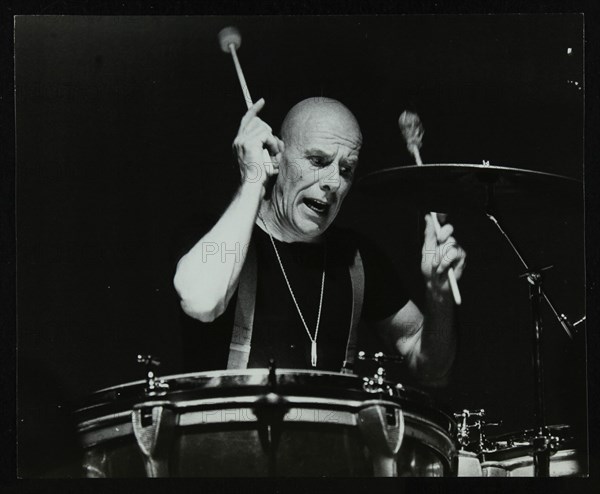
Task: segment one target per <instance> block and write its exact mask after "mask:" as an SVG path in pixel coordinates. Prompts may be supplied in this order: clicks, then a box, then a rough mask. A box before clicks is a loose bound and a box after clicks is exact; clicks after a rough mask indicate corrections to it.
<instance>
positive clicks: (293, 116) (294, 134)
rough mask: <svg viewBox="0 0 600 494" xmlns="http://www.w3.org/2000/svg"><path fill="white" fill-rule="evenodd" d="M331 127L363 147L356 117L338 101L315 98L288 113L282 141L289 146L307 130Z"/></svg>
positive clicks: (294, 107) (282, 126)
mask: <svg viewBox="0 0 600 494" xmlns="http://www.w3.org/2000/svg"><path fill="white" fill-rule="evenodd" d="M315 126H318V127H322V126H323V127H326V126H330V127H332V128H337V129H339V130H340V131H343V132H345V133H347V134H348V135H347V136H346V138H347V139H349V140H352V141H354V142H355V145H357V146H358V148H359V149H360V146H361V145H362V134H361V132H360V127H359V125H358V121H357V120H356V117H355V116H354V115H353V114H352V112H351V111H350V110H349V109H348V108H347V107H346V106H344V105H343V104H342V103H340V102H339V101H337V100H334V99H331V98H325V97H313V98H307V99H305V100H302V101H300V103H297V104H296V105H294V106H293V107H292V109H291V110H290V111H289V112H288V114H287V115H286V117H285V119H284V120H283V124H282V125H281V139H282V140H283V142H284V143H285V144H286V145H288V143H290V144H291V143H292V142H293V141H294V140H295V139H297V138H298V137H299V136H300V135H302V134H303V133H304V132H305V131H306V130H308V129H311V128H315Z"/></svg>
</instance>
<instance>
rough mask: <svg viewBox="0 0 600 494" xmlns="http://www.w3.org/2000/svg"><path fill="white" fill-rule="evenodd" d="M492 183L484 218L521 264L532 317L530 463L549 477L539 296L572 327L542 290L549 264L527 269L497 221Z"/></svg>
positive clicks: (565, 326) (569, 332)
mask: <svg viewBox="0 0 600 494" xmlns="http://www.w3.org/2000/svg"><path fill="white" fill-rule="evenodd" d="M493 192H494V190H493V185H492V184H488V185H487V204H486V215H487V217H488V219H489V220H490V221H491V222H492V223H493V224H494V225H495V226H496V228H497V229H498V230H499V231H500V233H501V235H502V236H503V237H504V238H505V239H506V241H507V242H508V244H509V245H510V247H511V249H512V250H513V251H514V253H515V254H516V256H517V257H518V259H519V261H520V262H521V264H522V265H523V267H524V268H525V273H524V274H522V275H521V276H520V277H522V278H525V279H526V280H527V282H528V283H529V300H530V302H531V314H532V320H533V372H534V407H535V408H534V420H535V429H536V436H535V438H534V440H533V465H534V476H535V477H549V476H550V452H551V450H552V448H553V444H552V441H553V440H554V439H553V438H552V435H551V434H550V433H549V431H548V428H547V427H546V420H545V399H544V365H543V357H542V337H543V324H542V315H541V311H540V305H541V304H540V302H541V300H542V298H543V299H544V300H546V303H547V304H548V306H549V307H550V309H551V310H552V312H553V313H554V315H555V317H556V318H557V319H558V322H559V323H560V325H561V326H562V328H563V329H564V331H565V332H566V333H567V336H568V337H569V338H570V339H573V333H574V331H575V327H574V325H573V324H571V323H570V322H569V320H568V318H567V316H565V315H564V314H563V313H559V312H558V311H557V310H556V309H555V307H554V305H553V304H552V303H551V301H550V299H549V298H548V296H547V295H546V294H545V292H544V290H543V288H542V271H544V270H547V269H549V268H551V267H552V266H547V267H545V268H542V269H537V270H535V269H531V268H530V267H529V265H528V264H527V262H526V261H525V259H524V258H523V256H522V255H521V253H520V252H519V249H518V248H517V246H516V245H515V244H514V242H513V241H512V240H511V239H510V237H509V236H508V234H507V233H506V232H505V231H504V229H503V228H502V226H501V225H500V222H499V221H498V219H497V218H496V216H494V214H493V212H492V211H493V197H494V194H493Z"/></svg>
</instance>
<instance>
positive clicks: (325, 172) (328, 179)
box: [319, 163, 341, 192]
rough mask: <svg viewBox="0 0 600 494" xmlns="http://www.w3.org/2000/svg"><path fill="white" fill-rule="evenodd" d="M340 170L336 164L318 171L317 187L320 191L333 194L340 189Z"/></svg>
mask: <svg viewBox="0 0 600 494" xmlns="http://www.w3.org/2000/svg"><path fill="white" fill-rule="evenodd" d="M340 183H341V181H340V170H339V168H338V165H337V163H331V164H330V165H329V166H327V167H325V168H321V169H320V170H319V186H320V187H321V190H327V191H332V192H335V191H337V190H338V189H339V188H340Z"/></svg>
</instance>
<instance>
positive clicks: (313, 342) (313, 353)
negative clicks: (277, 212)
mask: <svg viewBox="0 0 600 494" xmlns="http://www.w3.org/2000/svg"><path fill="white" fill-rule="evenodd" d="M258 217H259V218H260V221H262V224H263V225H264V227H265V230H266V231H267V234H268V235H269V238H270V239H271V244H272V245H273V249H274V250H275V255H276V256H277V261H278V262H279V267H280V268H281V272H282V273H283V277H284V279H285V283H286V284H287V287H288V290H289V291H290V295H291V296H292V300H293V301H294V305H295V306H296V310H297V311H298V315H299V316H300V319H301V320H302V324H303V325H304V329H305V330H306V334H307V335H308V337H309V339H310V363H311V365H312V366H313V367H316V366H317V338H318V336H319V323H320V322H321V307H322V306H323V292H324V290H325V266H326V260H327V243H325V244H324V250H323V275H322V277H321V295H320V297H319V312H318V314H317V325H316V327H315V336H314V338H313V336H312V335H311V334H310V330H309V329H308V325H307V324H306V321H305V320H304V316H303V315H302V311H301V310H300V306H299V305H298V301H297V300H296V296H295V295H294V290H292V285H290V280H288V277H287V274H286V272H285V269H284V267H283V263H282V262H281V257H279V251H278V250H277V246H276V245H275V240H274V239H273V235H271V232H270V231H269V229H268V228H267V224H266V223H265V220H264V219H263V217H262V215H261V214H260V213H259V214H258Z"/></svg>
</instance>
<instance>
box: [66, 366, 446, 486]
mask: <svg viewBox="0 0 600 494" xmlns="http://www.w3.org/2000/svg"><path fill="white" fill-rule="evenodd" d="M165 381H166V382H167V383H168V384H169V385H170V389H169V391H168V392H167V393H165V394H164V395H163V396H161V397H153V398H152V399H150V397H148V396H145V395H144V383H143V382H138V383H131V384H127V385H123V386H118V387H114V388H109V389H107V390H102V391H99V392H97V393H95V394H94V395H93V396H92V398H91V399H90V400H89V401H88V403H87V404H86V405H85V406H84V407H82V408H81V409H80V410H79V411H78V412H77V414H78V418H79V431H80V435H81V438H82V442H83V445H84V447H85V451H86V453H85V460H84V469H85V473H86V475H88V476H106V477H136V476H147V475H149V471H148V466H147V464H146V463H145V461H144V456H143V455H142V454H141V452H140V446H139V441H138V440H137V438H136V436H135V434H134V432H135V431H134V425H133V419H132V417H133V414H134V413H137V414H138V416H142V417H143V416H144V415H146V416H147V417H150V416H151V415H152V414H153V413H154V414H155V412H156V410H157V409H159V410H162V413H163V414H164V415H168V416H170V417H171V419H170V420H171V421H172V427H171V432H170V433H169V435H170V438H169V441H168V443H169V444H168V447H167V448H166V449H165V448H163V452H162V453H161V455H162V457H163V458H162V459H161V461H162V462H163V466H164V467H165V470H163V471H162V472H158V473H159V474H160V475H168V476H177V477H179V476H196V477H203V476H218V477H225V476H271V475H277V476H346V477H353V476H372V475H373V474H374V466H373V465H374V457H373V456H374V455H373V452H372V451H371V450H370V449H369V447H367V446H368V445H367V442H366V441H365V437H364V431H362V430H361V427H360V424H359V422H360V420H361V417H362V413H363V411H364V410H366V409H368V408H370V407H376V408H377V407H379V408H377V409H378V410H379V409H380V410H382V411H383V414H384V415H385V417H386V420H388V421H390V420H391V422H392V425H393V422H394V420H398V419H400V420H402V422H403V429H404V430H403V434H402V445H401V447H400V450H399V451H398V453H397V454H395V455H393V458H394V470H395V474H396V475H400V476H444V475H445V476H447V475H453V473H454V471H455V462H456V458H455V456H456V448H455V444H454V440H453V437H454V427H455V425H454V423H453V421H452V419H450V418H449V416H448V415H446V414H444V413H443V412H440V411H439V410H437V409H436V408H435V407H434V406H433V405H432V403H431V401H430V400H429V398H428V397H427V396H426V395H424V394H422V393H419V392H418V391H416V390H410V389H407V388H404V387H402V386H394V387H393V388H391V389H392V391H391V393H390V392H389V391H388V392H386V393H367V392H366V391H365V390H364V389H363V385H362V380H361V379H359V378H358V377H356V376H351V375H342V374H336V373H315V372H310V371H294V370H284V369H281V370H278V372H277V384H276V391H277V392H276V393H273V392H271V393H269V391H270V390H271V391H272V389H271V388H270V386H269V384H268V373H267V371H266V370H254V371H247V372H245V373H239V372H237V373H231V372H229V371H227V372H220V373H199V374H187V375H181V376H172V377H169V378H165ZM268 396H270V397H271V398H270V399H271V401H272V402H271V403H269V400H268V399H267V398H266V397H268ZM277 400H279V401H277ZM265 411H267V412H266V413H268V414H273V413H274V414H275V415H277V414H279V415H280V419H281V420H280V421H279V422H277V420H275V422H274V423H276V424H278V425H277V427H275V429H276V430H275V431H274V432H275V434H274V436H275V438H274V439H273V438H271V442H270V443H269V441H267V447H265V438H264V437H263V436H264V435H265V433H264V429H265V428H264V427H263V425H264V424H263V425H261V422H260V420H259V417H263V416H264V413H263V412H265ZM394 417H396V419H394ZM273 440H274V443H273ZM268 444H271V445H272V444H275V447H269V446H268ZM269 452H271V453H269ZM155 473H156V472H155Z"/></svg>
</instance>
